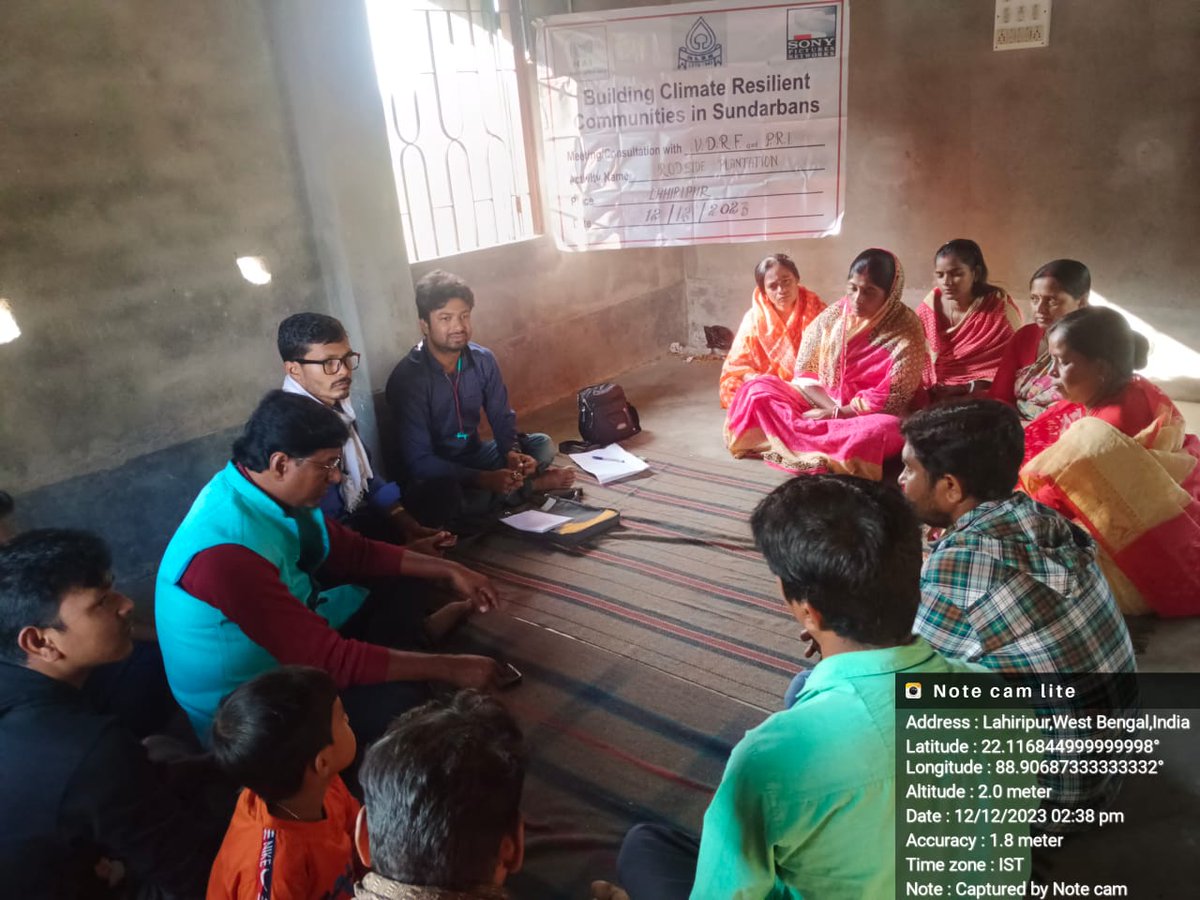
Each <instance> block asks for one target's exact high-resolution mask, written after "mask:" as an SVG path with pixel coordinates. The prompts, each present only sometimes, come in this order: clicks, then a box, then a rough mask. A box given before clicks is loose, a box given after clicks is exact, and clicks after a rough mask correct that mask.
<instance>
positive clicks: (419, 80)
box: [368, 0, 534, 262]
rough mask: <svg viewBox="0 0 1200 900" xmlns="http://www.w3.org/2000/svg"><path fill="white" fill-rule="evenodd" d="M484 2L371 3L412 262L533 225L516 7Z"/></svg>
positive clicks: (520, 234) (512, 235)
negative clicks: (516, 48)
mask: <svg viewBox="0 0 1200 900" xmlns="http://www.w3.org/2000/svg"><path fill="white" fill-rule="evenodd" d="M492 2H493V0H483V2H481V0H437V2H431V0H370V2H369V3H368V14H369V16H370V24H371V40H372V43H373V44H374V51H375V66H376V71H377V72H378V75H379V85H380V93H381V95H382V97H383V102H384V111H385V114H386V118H387V128H388V140H389V143H390V145H391V150H392V167H393V171H394V173H395V176H396V190H397V194H398V195H399V198H400V212H401V218H402V221H403V225H404V238H405V242H406V244H407V247H408V255H409V259H410V260H411V261H413V262H416V261H419V260H425V259H431V258H434V257H438V256H448V255H450V254H454V253H461V252H464V251H467V250H475V249H478V248H481V247H490V246H493V245H496V244H502V243H506V242H508V241H515V240H520V239H522V238H526V237H530V236H532V235H533V234H534V222H533V214H532V213H533V211H532V207H531V198H530V187H529V184H530V175H529V168H528V163H527V160H526V156H525V144H524V129H523V127H522V119H521V103H520V86H519V75H518V72H517V67H516V54H515V52H514V46H513V25H514V17H513V13H511V12H509V11H507V10H504V11H498V10H497V9H495V8H494V7H493V6H492V5H491V4H492ZM485 4H486V5H485Z"/></svg>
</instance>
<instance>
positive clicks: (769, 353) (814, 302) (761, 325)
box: [721, 285, 825, 409]
mask: <svg viewBox="0 0 1200 900" xmlns="http://www.w3.org/2000/svg"><path fill="white" fill-rule="evenodd" d="M824 308H825V304H824V303H823V302H822V301H821V298H820V297H818V296H817V295H816V294H814V293H813V292H812V291H810V290H809V289H808V288H806V287H805V286H804V285H800V296H799V297H798V298H797V300H796V302H795V303H794V304H792V308H791V310H790V311H789V312H788V315H787V318H786V319H785V318H784V317H783V316H781V315H780V314H779V310H777V309H776V308H775V305H774V304H773V303H771V301H770V300H768V299H767V298H766V297H765V296H764V295H763V292H762V291H761V290H759V289H757V288H755V290H754V297H753V299H752V300H751V301H750V309H749V310H747V312H746V315H745V316H743V317H742V324H741V325H740V326H739V327H738V330H737V336H736V337H735V338H734V339H733V346H732V347H731V348H730V349H729V354H728V355H727V356H726V357H725V365H723V366H722V367H721V409H727V408H728V407H729V404H730V403H731V402H733V395H734V394H736V393H737V390H738V388H740V387H741V386H742V384H743V383H744V382H745V381H746V380H747V379H749V378H754V377H755V376H758V375H774V376H775V377H777V378H782V379H783V380H784V381H791V380H792V376H793V375H794V374H795V366H796V353H797V351H798V350H799V349H800V342H801V340H802V339H803V335H804V330H805V329H806V328H808V326H809V325H810V324H811V323H812V321H813V319H815V318H816V317H817V316H818V315H820V313H821V310H823V309H824Z"/></svg>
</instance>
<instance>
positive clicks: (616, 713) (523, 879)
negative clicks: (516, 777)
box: [470, 615, 763, 900]
mask: <svg viewBox="0 0 1200 900" xmlns="http://www.w3.org/2000/svg"><path fill="white" fill-rule="evenodd" d="M475 622H476V624H474V625H473V626H472V628H471V629H470V632H471V638H472V643H473V644H474V646H473V647H472V648H470V649H473V650H478V651H481V652H487V653H490V654H493V655H496V656H499V657H502V658H505V659H508V660H511V661H512V662H513V664H514V665H516V667H517V668H518V669H520V670H521V671H522V673H524V676H525V677H524V680H523V681H522V683H521V684H520V685H519V686H518V687H516V688H513V689H512V690H510V691H507V692H505V693H504V694H503V695H502V697H501V699H502V701H503V702H504V703H505V704H506V705H507V706H508V707H509V708H510V709H511V710H512V712H513V714H514V715H515V716H516V717H517V719H518V720H519V721H520V722H521V726H522V728H523V729H524V731H525V735H526V740H527V742H528V744H529V748H530V764H529V772H528V776H527V779H526V785H525V795H524V801H523V811H524V814H525V817H526V845H527V846H526V859H525V868H524V871H523V872H522V873H521V874H520V875H518V876H516V877H515V878H514V879H513V880H512V882H511V884H510V885H509V886H510V888H511V889H512V893H513V896H514V897H515V898H517V900H521V898H530V900H533V898H537V900H559V898H561V900H581V898H585V897H587V896H588V894H587V886H588V884H589V882H590V881H592V880H593V879H596V878H603V879H606V880H615V878H616V854H617V850H618V849H619V847H620V843H621V838H622V837H623V836H624V834H625V832H626V831H628V830H629V828H630V827H631V826H632V825H634V824H636V823H638V822H665V823H669V824H672V825H675V826H676V827H680V828H685V829H688V830H691V831H698V830H699V828H700V823H701V820H702V818H703V815H704V810H705V809H706V808H707V806H708V802H709V800H710V799H711V796H712V792H713V790H715V788H716V786H717V784H718V783H719V781H720V778H721V773H722V771H723V770H724V767H725V761H726V759H727V758H728V756H729V751H730V750H731V749H732V748H733V745H734V744H736V743H737V742H738V740H740V739H741V737H742V735H743V734H744V733H745V732H746V730H747V729H749V728H753V727H754V726H755V725H757V724H759V722H761V721H762V719H763V714H762V713H761V712H759V711H758V710H756V709H753V708H751V707H749V706H746V705H745V704H742V703H737V702H735V701H733V700H730V699H727V698H725V697H721V696H717V695H714V694H712V693H711V692H709V691H707V690H704V689H703V688H699V687H697V686H695V685H692V684H689V683H687V682H686V681H683V680H682V679H679V678H673V677H671V676H669V675H666V674H664V673H662V672H658V671H656V670H654V669H649V668H647V667H645V666H642V665H640V664H638V663H636V662H634V661H632V660H630V659H628V658H626V657H624V656H618V655H615V654H612V653H608V652H606V651H603V650H600V649H598V648H596V647H592V646H590V645H588V644H585V643H582V642H580V641H575V640H571V639H569V638H567V637H565V636H564V635H561V634H558V633H555V632H551V631H547V630H546V629H544V628H538V627H536V626H533V625H530V624H528V623H525V622H521V621H519V620H517V619H513V618H512V617H510V616H504V615H497V616H484V617H480V618H478V619H476V620H475Z"/></svg>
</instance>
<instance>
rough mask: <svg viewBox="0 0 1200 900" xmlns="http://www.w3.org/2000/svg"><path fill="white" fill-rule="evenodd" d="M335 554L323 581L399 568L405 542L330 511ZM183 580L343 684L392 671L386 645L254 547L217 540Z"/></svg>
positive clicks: (290, 661) (276, 652)
mask: <svg viewBox="0 0 1200 900" xmlns="http://www.w3.org/2000/svg"><path fill="white" fill-rule="evenodd" d="M325 527H326V529H327V530H328V532H329V555H328V556H327V557H326V558H325V561H324V562H323V563H322V564H321V567H320V568H319V569H318V570H317V577H318V580H319V581H320V582H321V583H322V584H327V585H332V584H347V583H355V582H362V581H364V580H367V579H372V578H388V577H392V576H396V575H400V574H401V572H400V565H401V562H402V561H403V559H404V554H405V553H406V552H407V551H405V549H404V548H403V547H397V546H395V545H393V544H385V543H383V542H381V541H371V540H368V539H367V538H365V537H363V536H362V535H360V534H358V533H357V532H354V531H351V530H350V529H349V528H347V527H345V526H344V525H339V524H338V523H337V522H336V521H334V520H332V519H329V518H326V519H325ZM179 585H180V587H182V588H183V589H184V590H185V591H187V592H188V593H189V594H191V595H192V596H193V597H196V598H197V599H199V600H203V601H204V602H205V603H209V604H211V605H212V606H215V607H216V608H217V609H219V610H220V611H221V612H222V613H224V614H225V616H227V617H228V618H229V620H230V621H231V622H233V623H234V624H236V625H237V626H238V627H239V628H241V629H242V631H243V632H245V634H246V637H248V638H250V640H252V641H254V643H256V644H258V645H259V646H260V647H262V648H263V649H264V650H266V651H267V652H268V653H270V654H271V655H272V656H274V657H275V658H276V659H277V660H279V662H280V663H281V664H283V665H305V666H316V667H317V668H318V669H324V670H325V671H326V672H328V673H329V674H330V675H331V676H333V680H334V681H335V682H337V686H338V688H339V689H343V688H347V687H350V686H351V685H355V684H373V683H376V682H380V681H385V680H386V678H387V667H388V650H387V648H386V647H381V646H379V645H377V644H368V643H366V642H364V641H355V640H351V639H349V638H344V637H342V636H341V635H340V634H338V633H337V632H336V631H335V630H334V629H333V628H331V627H329V623H328V622H326V621H325V620H324V619H323V618H321V617H320V616H319V615H317V614H316V613H315V612H313V611H312V610H310V609H309V608H308V607H307V606H305V605H304V604H303V603H301V602H300V601H299V600H298V599H296V597H295V595H293V594H292V592H291V591H289V590H288V589H287V588H286V587H285V586H284V584H283V582H282V581H280V580H279V570H278V569H277V568H276V567H275V566H273V565H272V564H271V563H269V562H267V560H265V559H263V557H261V556H259V555H258V554H257V553H255V552H254V551H253V550H249V549H247V548H246V547H242V546H239V545H237V544H219V545H218V546H216V547H210V548H208V549H207V550H203V551H201V552H200V553H198V554H196V556H195V558H193V559H192V561H191V563H190V564H189V565H188V567H187V571H185V572H184V573H183V578H181V579H180V582H179Z"/></svg>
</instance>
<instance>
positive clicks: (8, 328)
mask: <svg viewBox="0 0 1200 900" xmlns="http://www.w3.org/2000/svg"><path fill="white" fill-rule="evenodd" d="M20 336H21V329H20V328H18V327H17V320H16V318H15V317H14V316H13V311H12V307H11V306H9V305H8V301H7V300H0V344H9V343H12V342H13V341H15V340H16V339H17V338H19V337H20Z"/></svg>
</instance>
